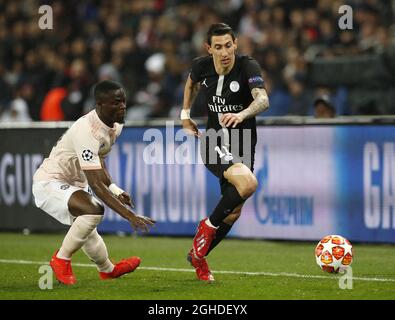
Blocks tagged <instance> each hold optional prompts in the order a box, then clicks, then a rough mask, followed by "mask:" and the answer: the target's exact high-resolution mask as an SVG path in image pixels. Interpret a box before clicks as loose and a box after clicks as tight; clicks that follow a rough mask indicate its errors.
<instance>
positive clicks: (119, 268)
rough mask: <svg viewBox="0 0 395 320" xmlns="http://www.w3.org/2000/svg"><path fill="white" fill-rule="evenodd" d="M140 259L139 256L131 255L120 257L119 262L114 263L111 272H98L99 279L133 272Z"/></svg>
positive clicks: (113, 277) (112, 277) (117, 276)
mask: <svg viewBox="0 0 395 320" xmlns="http://www.w3.org/2000/svg"><path fill="white" fill-rule="evenodd" d="M140 263H141V259H140V258H139V257H131V258H127V259H122V260H121V261H120V262H118V263H117V264H115V265H114V269H113V270H112V272H99V276H100V279H102V280H107V279H115V278H119V277H120V276H122V275H124V274H126V273H130V272H133V271H134V270H136V269H137V267H138V266H139V265H140Z"/></svg>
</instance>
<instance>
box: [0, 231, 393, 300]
mask: <svg viewBox="0 0 395 320" xmlns="http://www.w3.org/2000/svg"><path fill="white" fill-rule="evenodd" d="M103 238H104V241H105V242H106V244H107V248H108V250H109V253H110V257H111V258H112V259H113V260H115V261H117V260H119V259H121V258H125V257H129V256H132V255H137V256H140V257H141V258H142V264H141V266H140V268H138V269H137V270H136V271H135V272H133V273H131V274H128V275H125V276H124V277H122V278H119V279H116V280H107V281H102V280H100V279H99V277H98V274H97V271H96V268H94V267H93V266H92V265H91V262H90V261H89V260H88V258H87V257H86V256H85V255H84V253H83V252H82V251H79V252H78V253H77V254H75V255H74V257H73V265H74V266H73V270H74V273H75V275H76V277H77V281H78V282H77V284H76V285H74V286H72V287H66V286H63V285H60V284H59V283H58V282H57V281H55V280H54V281H53V289H51V290H42V289H40V288H39V285H38V283H39V279H40V277H41V276H42V274H40V273H39V271H38V270H39V267H40V265H41V263H42V262H48V261H49V259H50V257H51V256H52V254H53V252H54V251H55V249H57V248H58V247H59V245H60V244H61V241H62V239H63V235H61V234H56V235H53V234H52V235H43V234H33V235H28V236H25V235H22V234H16V233H0V299H13V300H14V299H50V300H52V299H78V300H81V299H84V300H85V299H122V300H123V299H131V300H162V299H163V300H200V299H204V300H212V299H220V300H222V299H223V300H265V299H297V300H299V299H303V300H305V299H395V269H394V265H395V254H394V249H395V246H394V245H371V244H369V245H368V244H354V250H355V259H354V261H353V264H352V267H353V269H352V271H353V280H352V289H341V288H339V278H340V277H341V275H332V274H328V273H324V272H323V271H321V270H320V269H319V268H318V266H317V265H316V263H315V259H314V248H315V243H313V242H283V241H281V242H276V241H259V240H233V239H226V240H225V241H223V242H222V243H221V244H220V245H219V246H218V247H217V249H216V250H215V251H213V252H212V254H210V256H209V258H208V262H209V265H210V267H211V269H212V270H213V274H214V276H215V278H216V282H215V283H213V284H206V283H202V282H200V281H198V280H197V279H196V277H195V273H194V271H193V269H192V268H191V267H190V265H189V264H188V263H187V261H186V259H185V257H186V253H187V252H188V249H189V248H190V245H191V241H192V240H191V239H189V238H168V237H143V236H138V237H134V236H126V237H117V236H108V235H104V236H103Z"/></svg>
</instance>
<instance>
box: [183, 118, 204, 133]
mask: <svg viewBox="0 0 395 320" xmlns="http://www.w3.org/2000/svg"><path fill="white" fill-rule="evenodd" d="M182 127H183V129H184V131H185V132H186V133H187V134H189V135H194V136H195V137H200V136H201V135H202V133H201V132H200V131H199V129H198V126H197V124H196V122H195V121H193V120H192V119H186V120H182Z"/></svg>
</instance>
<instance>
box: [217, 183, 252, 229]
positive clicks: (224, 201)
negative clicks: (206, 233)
mask: <svg viewBox="0 0 395 320" xmlns="http://www.w3.org/2000/svg"><path fill="white" fill-rule="evenodd" d="M245 200H246V199H244V198H242V197H241V196H240V194H239V192H238V191H237V189H236V188H235V186H234V185H233V184H229V186H228V187H227V188H226V189H225V191H224V193H223V194H222V198H221V200H219V202H218V204H217V206H216V207H215V209H214V211H213V213H212V214H211V216H210V222H211V224H212V225H213V226H215V227H219V225H220V223H221V222H222V221H223V220H224V219H225V218H226V216H227V215H228V214H230V213H231V212H232V211H233V210H234V209H235V208H236V207H238V206H239V205H241V204H242V203H243V202H244V201H245Z"/></svg>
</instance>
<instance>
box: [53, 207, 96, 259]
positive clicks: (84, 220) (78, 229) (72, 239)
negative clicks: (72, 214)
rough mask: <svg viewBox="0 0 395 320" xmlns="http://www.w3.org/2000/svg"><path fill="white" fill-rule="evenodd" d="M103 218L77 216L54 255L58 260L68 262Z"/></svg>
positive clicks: (88, 215)
mask: <svg viewBox="0 0 395 320" xmlns="http://www.w3.org/2000/svg"><path fill="white" fill-rule="evenodd" d="M102 219H103V216H101V215H93V214H86V215H83V216H78V217H77V218H76V219H75V220H74V222H73V224H72V225H71V227H70V229H69V231H68V232H67V234H66V236H65V237H64V240H63V243H62V246H61V247H60V249H59V252H58V254H57V255H56V256H57V257H58V258H60V259H66V260H70V259H71V256H72V255H73V253H74V252H76V251H77V250H78V249H80V248H81V247H82V246H83V245H84V244H85V242H86V241H87V240H88V236H89V235H90V234H91V232H92V231H93V230H94V229H95V228H96V226H97V225H98V224H99V223H100V222H101V221H102Z"/></svg>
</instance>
